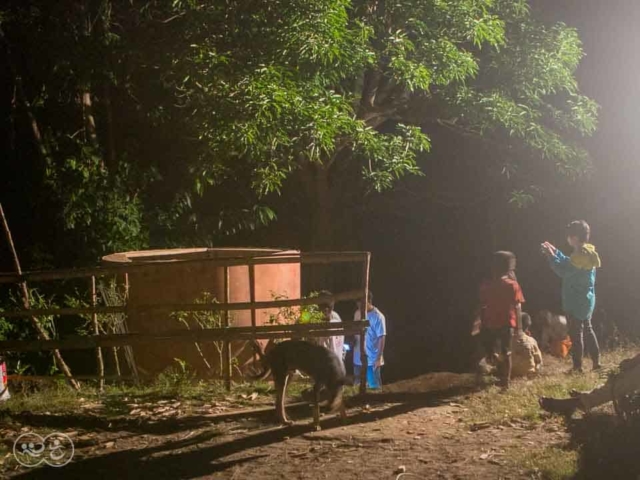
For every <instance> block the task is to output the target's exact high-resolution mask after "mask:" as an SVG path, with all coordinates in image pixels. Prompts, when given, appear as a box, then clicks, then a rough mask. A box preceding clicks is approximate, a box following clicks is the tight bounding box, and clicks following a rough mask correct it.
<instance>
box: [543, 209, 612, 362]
mask: <svg viewBox="0 0 640 480" xmlns="http://www.w3.org/2000/svg"><path fill="white" fill-rule="evenodd" d="M590 234H591V229H590V228H589V225H588V224H587V222H585V221H584V220H576V221H573V222H571V223H570V224H569V225H568V226H567V242H568V243H569V245H571V247H572V248H573V252H572V253H571V255H570V256H569V257H567V256H566V255H564V254H563V253H562V252H561V251H560V250H558V249H557V248H556V247H554V246H553V245H551V244H550V243H549V242H544V243H543V244H542V253H544V254H545V255H546V256H547V258H548V260H549V265H550V266H551V269H552V270H553V271H554V272H555V273H556V274H557V275H558V276H559V277H560V278H561V279H562V308H563V310H564V313H565V314H566V315H567V319H568V320H569V335H570V337H571V342H572V344H573V345H572V347H571V354H572V358H573V370H572V371H574V372H582V357H583V354H584V349H585V340H586V349H587V353H588V354H589V356H590V357H591V360H592V361H593V369H594V370H598V369H599V368H600V347H599V346H598V339H597V338H596V334H595V332H594V331H593V327H592V326H591V316H592V315H593V309H594V308H595V304H596V290H595V287H596V268H599V267H600V265H601V263H600V257H599V256H598V252H596V247H594V246H593V245H591V244H590V243H588V242H589V236H590ZM585 337H586V338H585Z"/></svg>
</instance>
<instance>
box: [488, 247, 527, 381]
mask: <svg viewBox="0 0 640 480" xmlns="http://www.w3.org/2000/svg"><path fill="white" fill-rule="evenodd" d="M515 269H516V256H515V255H514V254H513V253H511V252H505V251H500V252H495V253H494V254H493V261H492V268H491V271H492V272H491V273H492V278H491V279H489V280H485V281H484V282H482V285H481V286H480V319H481V335H482V338H483V344H484V349H485V353H486V355H487V358H488V359H489V361H493V362H495V361H497V359H498V354H497V353H496V350H495V347H496V343H497V342H498V341H499V342H500V349H501V352H502V354H503V356H504V362H503V364H502V365H501V366H500V367H501V368H499V371H500V373H501V379H500V385H501V386H502V387H504V388H508V387H509V383H510V381H511V365H512V359H511V337H512V336H513V332H514V330H515V329H517V328H520V325H519V322H520V315H521V304H522V303H524V296H523V295H522V289H521V288H520V285H519V284H518V280H517V279H516V274H515Z"/></svg>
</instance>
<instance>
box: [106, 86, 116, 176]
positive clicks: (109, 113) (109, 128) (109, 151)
mask: <svg viewBox="0 0 640 480" xmlns="http://www.w3.org/2000/svg"><path fill="white" fill-rule="evenodd" d="M104 108H105V116H106V122H105V127H106V135H107V141H106V145H105V151H106V163H107V169H108V170H109V171H110V172H114V171H115V169H116V168H117V164H116V146H115V140H114V133H113V107H112V105H111V85H109V80H108V79H107V80H105V84H104Z"/></svg>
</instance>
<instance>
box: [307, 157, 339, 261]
mask: <svg viewBox="0 0 640 480" xmlns="http://www.w3.org/2000/svg"><path fill="white" fill-rule="evenodd" d="M314 170H315V171H314V187H315V188H314V190H315V195H314V196H313V200H314V201H313V202H312V205H313V212H312V215H311V218H312V222H313V223H312V224H311V229H310V230H311V231H310V233H311V242H310V245H311V249H312V250H314V251H323V250H324V251H331V250H332V249H333V248H334V244H335V242H334V238H333V237H334V236H333V233H334V230H333V221H332V220H333V195H332V193H333V192H332V191H331V184H330V181H329V172H328V170H327V168H326V167H325V166H324V165H314Z"/></svg>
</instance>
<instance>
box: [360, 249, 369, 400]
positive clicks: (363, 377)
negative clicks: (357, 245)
mask: <svg viewBox="0 0 640 480" xmlns="http://www.w3.org/2000/svg"><path fill="white" fill-rule="evenodd" d="M370 264H371V253H369V252H367V257H366V259H365V261H364V265H363V266H362V267H363V269H362V273H363V279H362V283H363V289H364V296H363V297H362V303H363V305H362V308H361V311H360V320H367V307H368V305H369V267H370ZM362 310H364V312H363V311H362ZM366 336H367V331H366V329H365V330H363V331H362V333H361V334H360V363H361V364H362V370H361V371H360V394H361V395H364V394H365V393H367V369H368V368H369V359H368V358H367V350H366Z"/></svg>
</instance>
